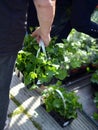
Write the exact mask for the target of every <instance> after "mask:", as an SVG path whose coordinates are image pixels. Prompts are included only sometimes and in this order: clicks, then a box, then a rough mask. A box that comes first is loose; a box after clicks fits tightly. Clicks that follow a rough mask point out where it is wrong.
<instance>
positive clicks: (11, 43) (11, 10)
mask: <svg viewBox="0 0 98 130" xmlns="http://www.w3.org/2000/svg"><path fill="white" fill-rule="evenodd" d="M27 5H28V0H0V55H6V54H7V55H8V54H14V53H17V52H18V50H19V49H21V47H22V43H23V39H24V36H25V26H26V25H25V23H26V11H27Z"/></svg>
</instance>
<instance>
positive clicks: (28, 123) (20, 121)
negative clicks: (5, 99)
mask: <svg viewBox="0 0 98 130" xmlns="http://www.w3.org/2000/svg"><path fill="white" fill-rule="evenodd" d="M10 97H11V101H10V105H9V111H8V114H9V116H10V130H98V127H97V126H96V125H95V124H94V123H93V122H92V121H91V120H90V119H89V118H88V117H87V116H84V114H83V113H81V112H78V118H77V119H75V120H74V121H73V122H72V123H71V124H70V125H68V126H67V127H64V128H62V127H61V126H60V125H59V124H58V123H57V122H56V121H55V120H54V119H53V118H52V117H51V116H50V115H49V114H48V113H47V112H46V111H45V110H44V109H43V108H42V107H41V105H40V104H41V103H40V95H39V94H38V93H37V92H36V91H29V90H28V89H27V88H26V87H25V86H24V84H23V83H22V82H21V81H20V80H19V78H18V77H17V76H16V75H15V73H14V74H13V79H12V83H11V90H10Z"/></svg>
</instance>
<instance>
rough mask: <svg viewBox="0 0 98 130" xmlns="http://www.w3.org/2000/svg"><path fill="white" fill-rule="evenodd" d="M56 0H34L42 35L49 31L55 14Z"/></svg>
mask: <svg viewBox="0 0 98 130" xmlns="http://www.w3.org/2000/svg"><path fill="white" fill-rule="evenodd" d="M55 1H56V0H34V3H35V7H36V10H37V15H38V20H39V24H40V30H41V33H43V35H44V36H45V35H47V34H48V33H50V30H51V25H52V22H53V19H54V15H55Z"/></svg>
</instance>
